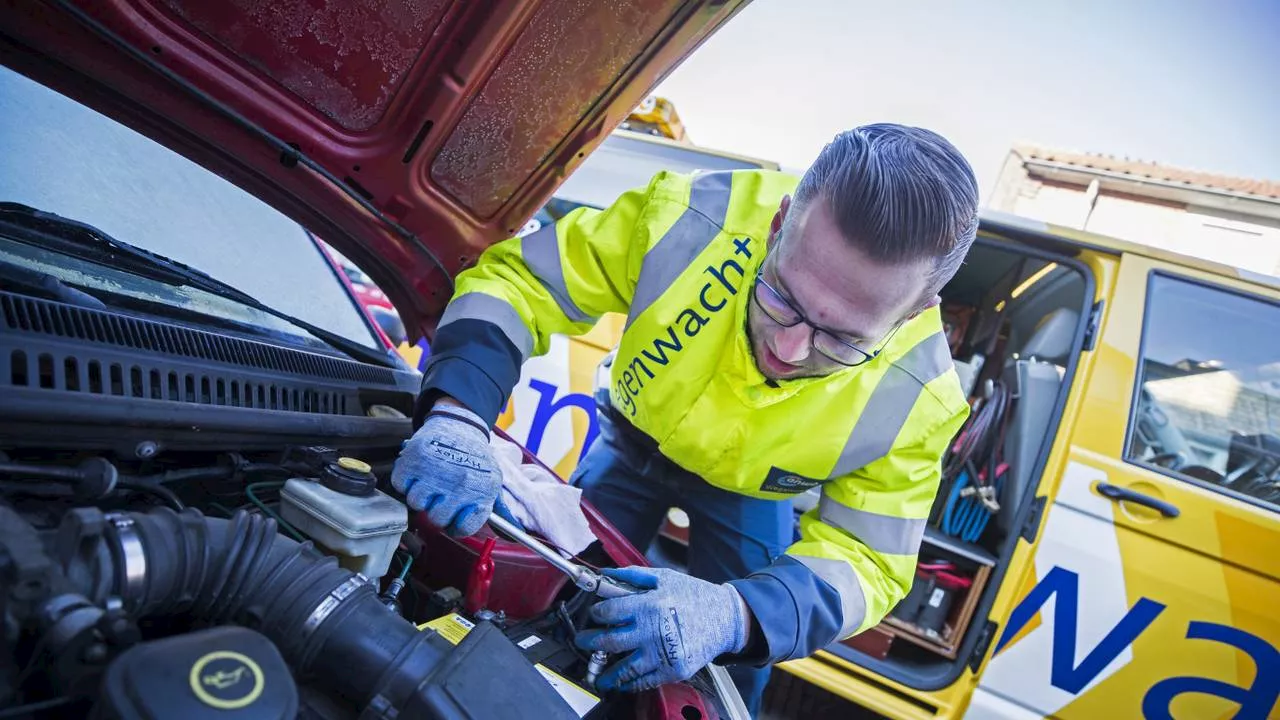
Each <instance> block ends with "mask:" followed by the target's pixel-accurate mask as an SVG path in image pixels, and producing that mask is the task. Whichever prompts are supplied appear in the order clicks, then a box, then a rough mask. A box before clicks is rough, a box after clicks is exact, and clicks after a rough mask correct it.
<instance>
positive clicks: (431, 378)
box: [413, 318, 521, 429]
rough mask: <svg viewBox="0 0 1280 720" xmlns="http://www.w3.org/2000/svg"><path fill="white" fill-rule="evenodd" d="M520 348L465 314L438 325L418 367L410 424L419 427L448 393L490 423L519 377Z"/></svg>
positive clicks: (502, 335)
mask: <svg viewBox="0 0 1280 720" xmlns="http://www.w3.org/2000/svg"><path fill="white" fill-rule="evenodd" d="M520 365H521V356H520V351H519V350H518V349H517V348H516V347H515V346H514V345H512V344H511V341H510V340H508V339H507V336H506V335H505V334H504V333H503V332H502V330H501V328H499V327H498V326H497V325H495V324H493V323H490V322H486V321H484V320H476V319H472V318H465V319H459V320H455V321H453V322H451V323H449V324H448V325H445V326H444V327H442V328H440V331H439V332H438V333H436V337H435V339H434V341H433V342H432V344H431V358H430V359H429V360H428V361H427V365H426V367H425V368H424V369H423V378H422V391H421V392H420V393H419V394H418V401H417V404H416V406H415V407H414V414H413V426H414V428H415V429H416V428H418V427H421V425H422V422H423V420H424V419H425V418H426V415H427V411H428V410H430V409H431V405H432V404H434V403H435V401H436V398H437V397H439V396H440V395H448V396H450V397H452V398H453V399H455V400H457V401H458V402H460V403H462V404H463V405H465V406H467V408H468V409H469V410H471V411H472V412H474V413H475V414H476V415H479V416H480V419H482V420H483V421H484V422H485V423H487V424H488V425H490V426H492V425H493V424H494V423H495V422H497V420H498V415H499V414H501V413H502V409H503V408H504V407H506V404H507V398H509V397H510V396H511V389H512V388H514V387H515V386H516V383H517V382H519V380H520Z"/></svg>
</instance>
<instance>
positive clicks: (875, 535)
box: [818, 491, 925, 555]
mask: <svg viewBox="0 0 1280 720" xmlns="http://www.w3.org/2000/svg"><path fill="white" fill-rule="evenodd" d="M818 518H819V519H821V520H822V522H824V523H826V524H827V525H831V526H832V527H837V528H840V529H841V530H844V531H845V532H847V533H849V534H850V535H852V536H854V537H856V538H858V540H861V541H862V542H863V544H865V545H866V546H867V547H869V548H871V549H872V550H875V551H876V552H878V553H884V554H886V555H915V554H916V551H917V550H919V549H920V540H921V538H923V537H924V525H925V519H924V518H900V517H894V516H892V515H881V514H880V513H873V512H868V511H866V510H859V509H857V508H851V507H849V506H848V505H845V504H843V503H841V502H839V501H838V500H836V499H835V498H833V497H830V496H829V495H827V494H826V492H825V491H824V492H823V493H822V499H821V500H819V501H818Z"/></svg>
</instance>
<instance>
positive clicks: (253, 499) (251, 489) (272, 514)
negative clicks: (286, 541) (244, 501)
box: [244, 482, 306, 542]
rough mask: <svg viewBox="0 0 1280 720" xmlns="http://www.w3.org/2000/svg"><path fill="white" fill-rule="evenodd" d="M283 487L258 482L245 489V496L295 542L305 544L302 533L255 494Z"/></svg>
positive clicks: (274, 483) (279, 483)
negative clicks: (258, 491) (257, 491)
mask: <svg viewBox="0 0 1280 720" xmlns="http://www.w3.org/2000/svg"><path fill="white" fill-rule="evenodd" d="M283 486H284V483H282V482H256V483H250V484H249V485H248V486H247V487H246V488H245V489H244V494H245V495H246V496H248V498H249V502H251V503H253V504H254V505H256V506H258V509H259V510H261V511H262V512H263V514H265V515H266V516H267V517H269V518H271V519H272V520H275V521H276V522H277V523H278V524H279V525H280V527H282V528H284V531H285V532H287V533H289V535H290V536H292V537H293V539H294V540H297V541H298V542H304V541H305V540H306V538H304V537H303V536H302V533H300V532H298V531H297V530H295V529H293V526H292V525H290V524H289V523H287V522H285V520H284V518H282V517H280V516H279V515H277V514H276V512H275V511H274V510H272V509H271V508H269V507H267V504H266V503H264V502H262V500H259V499H258V496H257V495H256V494H254V491H255V490H265V489H269V488H279V487H283Z"/></svg>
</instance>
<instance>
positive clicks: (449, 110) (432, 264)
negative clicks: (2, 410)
mask: <svg viewBox="0 0 1280 720" xmlns="http://www.w3.org/2000/svg"><path fill="white" fill-rule="evenodd" d="M748 1H749V0H684V1H682V0H608V1H607V2H606V1H604V0H369V1H367V2H357V1H356V0H349V1H347V0H261V1H259V0H228V1H225V2H207V1H204V0H100V1H97V2H89V1H88V0H75V1H73V0H49V1H47V2H39V1H37V0H23V1H21V2H13V3H4V4H3V5H0V63H3V64H5V65H7V66H10V67H12V68H14V69H15V70H17V71H19V72H22V73H24V74H26V75H28V76H30V77H32V78H33V79H35V80H37V81H39V82H41V83H44V84H46V85H49V86H51V87H53V88H54V89H56V90H58V91H59V92H62V93H64V94H66V95H68V96H70V97H73V98H75V99H76V100H78V101H80V102H82V103H84V104H86V105H88V106H90V107H93V108H94V109H96V110H98V111H100V112H102V113H104V114H106V115H109V116H111V117H113V118H115V119H116V120H118V121H120V122H122V123H124V124H126V125H128V126H130V127H132V128H133V129H135V130H137V131H139V132H141V133H143V134H145V135H148V136H150V137H151V138H152V139H154V140H156V141H158V142H161V143H163V144H165V145H167V146H169V147H171V148H172V149H174V150H176V151H178V152H180V153H182V154H183V155H186V156H187V157H189V158H191V159H192V160H194V161H196V162H198V163H201V164H202V165H205V166H206V167H208V168H210V169H211V170H213V171H215V172H217V173H219V174H221V175H223V176H224V177H226V178H228V179H229V180H231V181H232V182H234V183H236V184H238V185H240V186H241V187H244V188H245V189H246V190H248V191H250V192H252V193H254V194H255V195H257V196H259V197H260V198H262V199H263V200H265V201H266V202H268V203H270V204H272V205H274V206H275V207H277V208H278V209H279V210H281V211H282V212H284V213H286V214H288V215H289V216H291V217H293V218H294V219H295V220H297V221H298V222H299V223H301V224H303V225H305V226H306V227H308V228H309V229H311V230H312V231H313V232H315V233H317V234H318V235H319V236H320V237H322V238H323V239H325V240H326V241H328V242H330V243H331V244H333V245H334V246H335V247H337V248H338V249H339V250H340V251H341V252H342V253H343V254H345V255H347V256H348V257H350V258H351V259H352V260H354V261H355V262H356V263H357V264H359V265H360V266H361V267H362V268H363V269H365V270H366V271H367V272H368V273H369V274H370V275H372V276H373V279H374V280H375V281H376V282H377V283H378V284H379V285H380V286H381V287H382V288H383V289H384V290H385V291H386V292H387V293H388V294H389V295H390V296H391V299H392V301H393V302H394V303H395V305H396V307H397V309H399V310H400V312H401V314H402V316H403V317H404V319H405V322H406V325H407V326H408V327H416V328H419V329H421V330H422V331H423V332H424V333H427V334H428V336H430V334H431V332H432V331H433V329H434V325H435V321H436V320H437V319H438V317H439V314H440V312H441V311H442V310H443V308H444V304H445V303H446V302H447V300H448V298H449V295H450V292H451V287H452V283H451V280H450V279H451V277H452V276H453V275H454V274H455V273H456V272H457V271H458V270H460V269H461V268H462V267H464V266H465V265H467V264H468V263H470V262H473V261H474V259H475V258H476V256H477V255H478V254H479V253H480V252H481V251H482V250H483V249H484V248H485V247H486V246H488V245H490V244H492V243H493V242H496V241H498V240H500V239H503V238H505V237H509V236H511V235H513V234H514V233H515V232H516V230H517V229H518V228H519V227H521V225H522V224H523V223H524V221H525V220H526V219H527V218H528V217H530V216H531V215H532V214H533V213H534V212H535V211H536V210H537V209H538V208H539V207H540V206H541V205H542V203H544V202H545V201H546V200H547V199H548V198H549V197H550V196H551V194H552V193H553V192H554V191H555V189H556V188H557V187H558V186H559V184H560V183H561V181H562V180H563V179H564V177H565V176H566V174H568V173H570V172H572V171H573V170H574V168H575V167H576V166H577V165H578V163H579V162H581V160H582V158H583V157H585V156H586V155H587V154H589V153H590V152H591V151H592V149H594V148H595V146H596V145H597V144H598V143H600V142H601V141H603V140H604V138H605V136H606V135H607V134H608V133H609V132H610V131H611V130H612V129H613V128H614V127H616V126H617V125H618V124H619V123H621V122H622V120H623V119H624V118H625V117H626V115H627V114H628V113H629V112H630V111H631V110H632V109H633V108H635V107H636V106H637V105H638V104H639V103H640V101H641V100H642V99H643V98H644V97H645V95H646V94H647V93H648V92H649V91H650V90H651V89H652V88H653V87H654V86H656V85H657V83H658V82H659V81H660V80H661V79H662V77H663V76H664V75H665V74H666V73H668V72H669V71H670V70H671V69H672V68H674V67H675V66H676V65H677V64H678V63H679V62H680V61H681V60H682V59H683V58H684V57H686V56H687V55H688V54H689V53H690V52H692V51H693V50H694V49H695V48H696V47H697V46H698V45H699V44H700V43H701V42H702V41H703V40H705V39H706V38H707V37H708V36H709V35H710V34H711V33H712V32H714V31H715V29H716V28H718V27H719V26H720V25H722V24H723V23H724V22H726V21H727V20H728V19H729V18H730V17H731V16H732V15H733V14H734V13H736V12H737V11H738V10H739V9H741V7H742V6H744V5H745V4H746V3H747V2H748Z"/></svg>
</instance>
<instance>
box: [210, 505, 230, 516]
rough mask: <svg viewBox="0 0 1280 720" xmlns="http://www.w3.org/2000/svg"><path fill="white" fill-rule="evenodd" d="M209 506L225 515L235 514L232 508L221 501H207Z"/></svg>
mask: <svg viewBox="0 0 1280 720" xmlns="http://www.w3.org/2000/svg"><path fill="white" fill-rule="evenodd" d="M209 507H211V508H213V509H214V510H217V511H218V512H220V513H222V514H223V515H226V516H227V517H231V516H232V515H235V514H236V513H235V511H234V510H232V509H231V508H229V507H227V506H226V505H223V504H222V503H216V502H211V503H209Z"/></svg>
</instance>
